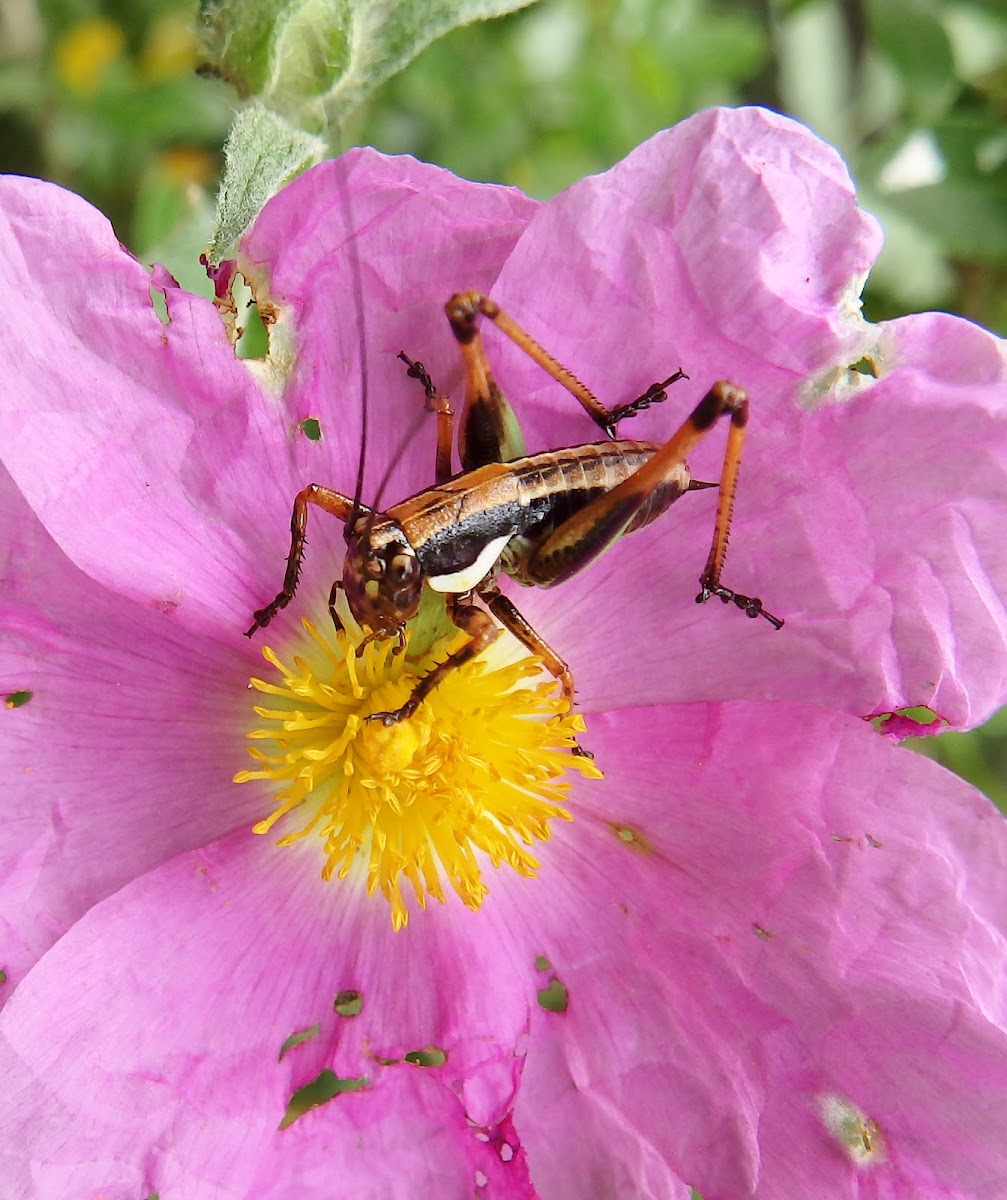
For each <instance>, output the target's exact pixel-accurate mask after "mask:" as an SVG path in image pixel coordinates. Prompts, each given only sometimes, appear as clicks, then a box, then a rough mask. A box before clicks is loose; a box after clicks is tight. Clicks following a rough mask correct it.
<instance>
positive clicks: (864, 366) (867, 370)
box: [848, 355, 878, 379]
mask: <svg viewBox="0 0 1007 1200" xmlns="http://www.w3.org/2000/svg"><path fill="white" fill-rule="evenodd" d="M848 370H850V371H855V372H856V373H857V374H858V375H870V377H871V378H872V379H877V378H878V364H877V363H876V362H875V361H874V359H873V358H868V357H867V356H866V355H864V357H863V358H858V359H857V361H856V362H855V363H850V365H849V368H848Z"/></svg>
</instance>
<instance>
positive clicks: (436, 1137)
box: [248, 1067, 538, 1200]
mask: <svg viewBox="0 0 1007 1200" xmlns="http://www.w3.org/2000/svg"><path fill="white" fill-rule="evenodd" d="M333 1179H339V1180H341V1181H344V1182H343V1184H342V1186H345V1187H348V1188H351V1189H352V1195H353V1196H354V1197H355V1198H358V1200H385V1198H386V1197H391V1196H403V1197H412V1196H438V1197H454V1196H457V1197H459V1198H461V1197H465V1198H468V1197H473V1198H474V1200H537V1198H538V1192H537V1191H536V1190H535V1188H534V1186H533V1184H532V1182H531V1179H530V1178H529V1175H528V1163H527V1159H526V1157H525V1154H524V1151H523V1150H522V1149H521V1146H520V1142H519V1140H518V1138H517V1135H516V1133H515V1132H514V1130H513V1127H512V1125H511V1124H510V1122H509V1121H505V1122H503V1123H502V1125H501V1126H499V1127H493V1128H491V1129H484V1128H483V1127H482V1126H478V1125H473V1124H472V1123H471V1121H469V1120H468V1119H467V1118H466V1116H465V1111H464V1107H463V1105H462V1104H461V1102H460V1101H459V1098H458V1096H457V1095H455V1094H454V1092H453V1091H452V1090H451V1088H450V1087H449V1086H446V1085H445V1081H444V1080H443V1079H442V1078H441V1077H440V1075H439V1073H438V1072H436V1071H431V1070H429V1069H424V1068H415V1067H414V1068H411V1069H410V1068H407V1069H405V1070H399V1071H397V1072H395V1073H394V1075H393V1074H391V1073H386V1075H385V1077H384V1078H383V1079H382V1081H381V1084H380V1085H379V1086H377V1087H374V1088H369V1089H366V1090H362V1091H359V1092H353V1093H352V1094H349V1095H343V1096H340V1097H338V1098H337V1099H336V1100H335V1101H333V1103H331V1104H330V1105H327V1106H325V1107H323V1108H321V1109H318V1110H315V1111H313V1112H310V1113H308V1114H307V1115H306V1116H304V1117H302V1118H301V1119H300V1120H298V1121H296V1122H295V1123H294V1125H293V1126H291V1127H290V1128H289V1129H287V1130H285V1131H284V1132H283V1134H282V1136H280V1137H276V1138H273V1139H271V1141H270V1143H269V1146H268V1148H267V1150H266V1152H265V1154H264V1155H263V1157H262V1160H261V1162H260V1165H259V1173H258V1176H257V1178H256V1179H255V1181H254V1183H253V1184H252V1186H251V1188H250V1190H249V1193H248V1194H249V1195H250V1196H255V1197H256V1198H257V1200H287V1198H289V1200H312V1198H314V1197H317V1198H318V1200H329V1198H330V1197H331V1196H332V1181H333Z"/></svg>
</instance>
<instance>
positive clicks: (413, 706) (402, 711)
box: [367, 700, 420, 729]
mask: <svg viewBox="0 0 1007 1200" xmlns="http://www.w3.org/2000/svg"><path fill="white" fill-rule="evenodd" d="M419 706H420V704H419V701H418V700H407V701H406V702H405V704H403V705H402V707H401V708H396V709H393V710H392V711H391V712H374V713H370V714H369V715H368V717H367V720H368V721H380V722H381V724H382V725H384V726H385V728H386V729H387V728H389V727H390V726H392V725H397V724H398V723H399V722H400V721H407V720H408V719H409V718H410V717H411V716H412V715H413V713H414V712H415V711H416V710H417V709H418V708H419Z"/></svg>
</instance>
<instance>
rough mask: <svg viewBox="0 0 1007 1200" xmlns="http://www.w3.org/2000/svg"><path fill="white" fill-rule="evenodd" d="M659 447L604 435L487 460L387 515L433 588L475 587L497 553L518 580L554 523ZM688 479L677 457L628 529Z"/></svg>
mask: <svg viewBox="0 0 1007 1200" xmlns="http://www.w3.org/2000/svg"><path fill="white" fill-rule="evenodd" d="M656 449H657V446H656V445H655V443H653V442H636V441H609V442H599V443H594V444H591V445H586V446H574V447H571V448H569V449H566V450H555V451H550V452H546V453H542V454H535V455H530V456H528V457H526V458H519V459H516V460H514V461H513V462H508V463H490V464H488V465H487V466H484V467H479V468H478V469H476V470H474V471H469V472H467V473H466V474H464V475H461V476H459V477H457V478H456V479H452V480H449V481H448V482H447V483H443V484H440V485H437V486H435V487H431V488H427V489H425V490H424V491H422V492H419V493H418V494H417V495H415V496H412V497H410V499H408V500H404V501H403V502H402V503H401V504H396V505H395V506H394V507H393V508H390V509H389V510H388V514H387V515H388V516H389V518H392V519H393V520H394V521H395V522H397V523H398V525H399V526H400V527H401V528H402V529H403V530H404V532H405V534H406V536H407V537H408V539H409V542H410V544H411V545H412V547H413V549H414V550H415V551H416V556H417V558H418V559H419V562H420V566H421V568H422V570H423V574H424V575H425V577H426V579H427V581H428V582H429V583H430V584H431V585H432V586H433V587H435V588H437V589H438V590H441V591H465V590H467V589H468V588H470V587H473V586H475V584H476V583H478V582H479V580H480V579H482V578H483V577H484V576H485V575H486V574H487V573H488V571H489V570H490V569H491V568H492V567H493V565H494V564H495V563H496V561H497V559H498V558H499V559H500V566H501V569H503V570H504V571H506V572H507V573H508V574H511V575H513V576H514V577H515V578H517V579H518V580H519V581H520V580H521V564H522V562H525V561H527V558H528V555H529V553H530V552H533V551H534V549H535V547H536V546H537V545H538V544H540V543H541V542H542V541H543V540H544V539H545V538H546V537H548V535H549V534H550V533H551V532H552V531H553V529H555V528H556V527H557V526H558V525H560V524H562V523H563V522H564V521H565V520H567V519H568V518H569V517H571V516H573V515H574V513H576V512H578V511H579V510H581V509H582V508H584V507H585V506H586V505H588V504H589V503H590V502H591V501H592V500H593V499H595V498H596V497H598V496H601V495H604V494H606V493H608V492H610V491H611V490H612V488H614V487H615V486H617V485H618V484H619V483H621V482H622V480H624V479H626V478H628V476H630V475H631V474H632V473H633V472H634V471H636V470H637V469H638V468H639V467H640V466H641V465H642V464H643V463H644V462H646V461H647V460H648V459H649V458H650V457H651V456H652V455H653V453H654V451H655V450H656ZM689 480H690V475H689V470H688V467H687V466H685V464H682V466H681V467H680V468H679V469H678V471H677V472H676V473H674V474H673V475H672V476H671V477H670V478H669V479H668V481H667V482H666V483H664V484H662V485H661V486H660V487H658V488H656V489H655V490H654V492H653V494H652V495H651V497H650V499H649V501H648V503H647V504H646V505H645V507H644V508H643V509H642V510H641V512H640V513H639V514H638V515H637V517H636V518H635V519H634V520H633V522H632V524H631V525H630V526H629V528H628V529H627V531H626V532H632V531H633V530H635V529H640V528H642V527H643V526H644V525H647V524H649V523H650V522H651V521H652V520H654V518H655V517H657V516H659V515H660V514H661V513H662V512H664V511H665V509H667V508H668V506H669V505H670V504H672V503H673V502H674V501H675V500H676V499H678V497H679V496H680V495H681V494H682V493H683V492H684V491H685V490H686V489H687V488H688V486H689ZM480 571H481V573H479V572H480ZM475 574H478V578H474V577H473V576H474V575H475ZM439 581H440V582H439ZM456 585H457V586H456Z"/></svg>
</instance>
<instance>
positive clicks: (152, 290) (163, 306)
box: [147, 284, 171, 325]
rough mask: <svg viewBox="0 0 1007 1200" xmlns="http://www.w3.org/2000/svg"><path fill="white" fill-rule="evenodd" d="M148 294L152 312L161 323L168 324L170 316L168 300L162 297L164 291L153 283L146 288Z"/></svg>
mask: <svg viewBox="0 0 1007 1200" xmlns="http://www.w3.org/2000/svg"><path fill="white" fill-rule="evenodd" d="M147 291H148V295H149V296H150V304H151V307H152V308H153V310H154V312H155V313H157V319H158V320H159V321H160V322H161V324H162V325H170V324H171V317H170V316H169V315H168V301H167V300H165V298H164V292H163V291H162V290H161V289H160V288H157V287H154V286H153V284H152V285H151V286H150V287H149V288H148V289H147Z"/></svg>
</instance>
